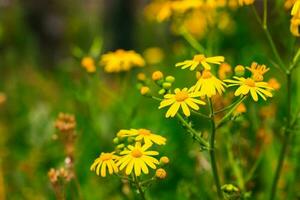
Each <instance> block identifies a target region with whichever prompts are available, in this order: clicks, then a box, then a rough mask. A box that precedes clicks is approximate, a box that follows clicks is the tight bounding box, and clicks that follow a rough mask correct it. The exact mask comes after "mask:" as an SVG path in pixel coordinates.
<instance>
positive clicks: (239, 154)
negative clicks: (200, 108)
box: [0, 0, 300, 200]
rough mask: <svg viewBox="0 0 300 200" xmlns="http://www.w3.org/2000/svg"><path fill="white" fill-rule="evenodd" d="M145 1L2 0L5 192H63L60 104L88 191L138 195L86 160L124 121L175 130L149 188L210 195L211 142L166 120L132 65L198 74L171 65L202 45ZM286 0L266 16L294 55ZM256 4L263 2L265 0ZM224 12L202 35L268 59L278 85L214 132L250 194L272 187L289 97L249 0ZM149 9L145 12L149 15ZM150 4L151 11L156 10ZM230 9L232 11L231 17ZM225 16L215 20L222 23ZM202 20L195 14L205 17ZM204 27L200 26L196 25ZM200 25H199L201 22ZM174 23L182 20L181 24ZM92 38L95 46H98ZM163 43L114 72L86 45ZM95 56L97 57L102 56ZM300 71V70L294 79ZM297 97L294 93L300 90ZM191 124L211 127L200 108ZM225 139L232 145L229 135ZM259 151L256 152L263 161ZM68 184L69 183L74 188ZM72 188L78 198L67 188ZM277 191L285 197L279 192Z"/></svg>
mask: <svg viewBox="0 0 300 200" xmlns="http://www.w3.org/2000/svg"><path fill="white" fill-rule="evenodd" d="M149 3H150V2H149V1H146V0H126V1H125V0H107V1H105V0H102V1H101V0H85V1H82V0H72V1H71V0H43V1H37V0H23V1H22V0H19V1H18V0H0V92H1V103H0V199H1V200H4V199H12V200H19V199H30V200H35V199H36V200H43V199H55V195H54V192H53V189H52V187H51V184H50V182H49V180H48V176H47V173H48V171H49V169H50V168H52V167H55V168H58V167H60V166H63V165H64V154H63V153H62V152H63V147H62V145H61V144H60V143H59V142H58V141H56V140H54V139H53V134H54V133H55V132H56V130H55V128H54V122H55V119H56V117H57V115H58V113H60V112H67V113H71V114H74V115H75V116H76V120H77V141H76V153H75V155H76V157H75V168H76V173H77V176H78V179H79V182H80V187H81V194H82V197H83V199H106V200H109V199H111V200H114V199H133V198H134V197H133V195H130V192H128V191H127V190H126V188H124V184H123V183H122V182H121V181H120V180H119V179H118V178H117V177H108V178H100V177H98V176H96V174H95V173H94V172H91V171H90V170H89V168H90V165H91V164H92V162H93V160H94V159H95V158H96V157H97V156H98V155H99V153H100V152H102V151H110V150H112V149H113V147H112V142H111V140H112V139H113V138H114V137H115V134H116V133H117V132H118V130H120V129H124V128H125V129H129V128H147V129H150V130H152V131H153V132H155V133H158V134H161V135H163V136H164V137H166V138H167V139H168V143H167V145H166V146H164V147H163V148H162V149H161V150H160V151H161V152H163V154H164V155H167V156H168V157H169V158H170V160H171V163H170V165H169V167H168V168H167V172H168V178H167V179H165V180H163V181H160V182H157V183H156V184H154V185H153V186H152V187H151V188H150V189H149V190H148V191H147V195H148V196H149V197H151V199H160V200H163V199H180V200H181V199H183V200H184V199H204V200H205V199H214V197H215V191H213V189H212V188H213V180H212V176H211V173H210V166H209V163H208V161H209V160H208V155H207V152H201V151H200V150H199V147H198V145H197V144H196V143H195V142H194V141H193V140H192V139H191V138H189V137H187V134H186V131H185V129H183V128H182V127H181V125H180V123H178V121H177V120H176V119H165V117H164V112H165V111H164V110H158V109H157V108H158V102H155V101H153V100H152V99H148V98H145V97H143V96H141V95H140V94H139V90H138V89H137V86H136V85H137V80H136V74H137V73H139V72H145V73H146V74H148V75H151V73H152V72H153V71H155V70H157V69H158V70H161V71H162V72H163V73H165V74H169V75H173V76H175V77H176V83H175V85H176V86H178V87H184V86H187V85H190V84H191V83H192V82H193V78H194V74H192V73H189V72H186V71H182V70H180V69H177V68H175V67H174V65H175V63H176V62H179V61H183V60H184V59H188V58H191V57H192V56H193V55H194V54H196V50H195V49H194V48H192V47H191V46H190V45H189V43H188V42H187V41H186V40H185V39H184V37H183V36H182V35H180V34H176V33H174V31H173V30H172V28H170V27H171V22H170V21H167V22H163V23H157V22H155V21H151V20H149V19H147V14H145V6H146V5H148V4H149ZM283 4H284V2H283V1H280V0H278V1H270V3H269V16H268V22H269V27H270V31H271V33H272V36H273V38H274V40H275V43H276V45H277V47H278V49H279V51H280V54H281V55H282V57H283V58H284V60H285V61H286V62H287V63H288V62H289V60H290V59H291V55H292V53H293V52H294V51H295V49H296V48H295V46H297V45H299V44H297V42H299V41H298V40H296V39H295V38H294V37H293V36H292V35H291V33H290V31H289V20H290V15H289V11H287V10H285V9H284V6H283ZM255 6H256V7H257V9H258V11H259V12H261V9H262V2H261V1H259V0H257V1H256V2H255ZM222 12H224V13H226V15H228V17H229V19H228V20H229V21H228V22H223V21H220V19H221V18H222V17H221V18H215V19H213V20H215V22H214V24H217V25H215V26H217V27H218V28H214V29H209V28H206V29H205V30H206V31H205V32H201V30H203V31H204V28H203V29H200V33H199V34H198V35H197V34H196V38H197V39H198V40H199V41H200V42H201V43H202V44H204V45H205V46H206V45H208V46H212V49H211V54H212V55H223V56H225V57H226V61H227V62H228V63H230V64H231V65H232V66H235V65H237V64H243V65H249V64H250V63H251V62H252V61H254V60H255V61H257V62H259V63H264V64H266V65H268V66H270V68H271V70H270V72H269V74H268V77H275V78H276V79H277V80H278V82H279V83H280V84H281V89H280V90H279V91H277V92H276V94H275V96H274V98H272V99H270V100H269V101H267V102H262V101H260V102H259V103H253V102H251V101H248V102H247V114H245V115H244V116H242V117H241V118H240V119H239V121H238V122H237V123H236V124H234V125H232V126H230V127H227V128H226V129H224V130H222V132H224V134H220V135H218V136H217V141H218V142H217V147H218V152H217V154H218V155H217V157H218V164H219V166H221V167H220V168H222V169H221V170H220V171H221V174H222V176H221V177H222V178H221V180H222V183H224V184H225V183H232V184H235V183H236V177H235V176H234V173H233V170H232V167H231V165H230V162H228V157H229V154H228V152H232V153H233V155H234V158H235V159H236V160H237V162H238V163H240V166H241V171H242V173H243V175H244V176H245V177H246V176H247V175H248V174H249V173H250V170H251V169H253V164H257V166H256V168H255V172H254V174H253V176H252V177H251V179H250V180H248V181H247V183H246V188H247V189H248V191H251V193H252V198H251V199H265V198H266V195H267V192H266V191H269V189H270V185H271V181H272V177H273V172H274V168H275V165H276V159H277V155H278V152H279V148H280V144H281V141H282V137H283V136H282V135H281V132H280V130H281V128H282V122H283V121H284V120H285V119H284V116H285V114H286V113H285V110H286V106H287V105H286V103H285V102H286V99H285V98H286V96H285V85H284V82H285V80H284V78H283V77H282V76H281V75H280V73H279V72H278V71H277V70H276V69H275V68H274V67H272V61H273V60H274V56H273V54H272V52H271V50H270V47H269V45H268V43H267V40H266V37H265V35H264V33H263V32H262V30H261V28H260V27H259V24H258V23H257V22H256V20H255V17H254V15H253V13H252V11H251V8H250V7H243V8H236V9H230V8H224V9H223V10H222ZM148 15H149V14H148ZM150 15H155V14H154V13H152V14H150ZM224 19H225V18H224ZM219 22H220V23H221V22H222V23H225V25H222V24H221V25H219V24H218V23H219ZM198 25H199V24H197V23H196V25H192V27H193V26H198ZM199 26H200V25H199ZM195 31H196V33H197V31H199V30H197V29H196V30H195ZM175 32H176V31H175ZM93 45H94V46H96V48H95V49H94V50H95V52H91V46H93ZM152 47H158V48H159V49H160V51H161V52H160V53H161V54H162V58H161V60H160V61H159V62H157V63H155V64H152V63H151V57H150V62H149V60H148V62H147V63H148V64H147V66H145V67H144V68H141V69H134V70H132V71H130V72H125V73H118V74H107V73H105V72H104V71H103V69H101V67H98V68H97V73H96V74H94V75H90V74H88V73H87V72H86V71H85V70H84V69H83V68H82V67H81V64H80V59H81V58H80V56H79V55H82V56H84V55H89V54H91V53H92V54H93V53H95V54H96V56H98V60H99V56H100V55H101V54H103V53H106V52H107V51H114V50H116V49H127V50H130V49H134V50H135V51H136V52H138V53H140V54H141V55H145V54H144V52H145V50H147V49H148V48H152ZM98 60H96V62H98ZM295 74H296V75H295V77H294V78H295V80H296V79H297V81H296V84H294V85H293V89H294V91H295V92H294V93H293V95H294V97H293V98H294V99H295V100H296V101H294V102H295V105H296V104H297V102H299V100H300V98H299V89H298V88H299V86H300V85H299V84H300V81H298V80H299V79H298V78H300V75H299V69H298V70H297V71H296V73H295ZM296 77H298V78H296ZM297 100H298V101H297ZM193 119H194V120H195V123H194V125H195V126H196V127H197V128H198V129H200V130H205V129H206V128H208V127H209V124H207V122H205V121H203V119H201V118H199V119H198V118H196V117H194V118H193ZM299 142H300V137H299V134H295V135H294V136H293V140H292V143H294V144H295V145H294V147H293V148H291V149H290V151H289V158H288V159H287V162H286V163H285V166H284V170H283V173H282V175H283V176H282V178H281V179H280V183H279V188H280V195H282V196H288V199H299V198H300V191H299V188H300V179H299V178H300V177H299V174H300V173H299V172H300V160H299V155H300V147H299V145H297V144H299ZM228 145H229V146H228ZM258 160H259V161H258ZM73 189H74V185H72V184H70V185H69V186H68V187H67V190H70V191H72V190H73ZM69 199H78V197H76V195H75V196H72V195H70V196H69ZM279 199H280V198H279Z"/></svg>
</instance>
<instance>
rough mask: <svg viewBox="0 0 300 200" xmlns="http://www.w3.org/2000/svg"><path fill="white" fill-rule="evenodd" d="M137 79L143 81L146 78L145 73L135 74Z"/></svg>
mask: <svg viewBox="0 0 300 200" xmlns="http://www.w3.org/2000/svg"><path fill="white" fill-rule="evenodd" d="M137 79H138V80H139V81H145V80H146V75H145V74H144V73H138V74H137Z"/></svg>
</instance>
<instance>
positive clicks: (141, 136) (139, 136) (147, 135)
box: [117, 128, 167, 145]
mask: <svg viewBox="0 0 300 200" xmlns="http://www.w3.org/2000/svg"><path fill="white" fill-rule="evenodd" d="M117 136H118V137H131V136H135V137H136V138H135V140H136V141H141V140H143V141H144V142H145V144H149V145H152V143H155V144H158V145H165V144H166V141H167V139H166V138H164V137H162V136H160V135H157V134H154V133H152V132H151V131H150V130H147V129H143V128H142V129H130V130H120V131H119V132H118V134H117Z"/></svg>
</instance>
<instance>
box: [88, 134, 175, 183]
mask: <svg viewBox="0 0 300 200" xmlns="http://www.w3.org/2000/svg"><path fill="white" fill-rule="evenodd" d="M113 142H114V144H115V145H116V148H115V151H113V152H109V153H101V154H100V156H99V157H98V158H97V159H95V161H94V162H93V164H92V165H91V167H90V169H91V170H92V171H95V172H96V174H97V175H100V176H102V177H106V174H107V171H108V174H117V175H123V174H124V175H126V176H128V177H131V176H130V175H133V176H134V177H135V176H141V175H142V174H149V173H150V170H149V168H151V169H153V170H155V169H157V167H158V166H163V165H164V164H167V163H168V162H169V159H168V158H167V157H165V156H163V157H161V159H160V161H159V160H158V159H157V158H156V156H158V155H159V152H158V151H154V150H151V149H152V148H153V147H154V145H165V144H166V138H164V137H162V136H160V135H157V134H155V133H152V132H151V131H150V130H147V129H129V130H120V131H119V132H118V133H117V137H116V138H114V140H113ZM155 173H156V174H154V177H152V179H155V177H156V178H160V179H161V178H162V177H163V173H164V177H165V176H166V172H165V170H164V169H162V168H159V169H158V170H157V171H156V172H155Z"/></svg>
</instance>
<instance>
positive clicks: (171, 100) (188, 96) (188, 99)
mask: <svg viewBox="0 0 300 200" xmlns="http://www.w3.org/2000/svg"><path fill="white" fill-rule="evenodd" d="M174 92H175V94H166V95H165V96H164V100H163V101H162V102H161V103H160V106H159V109H161V108H164V107H166V106H170V105H171V106H170V108H169V110H168V111H167V113H166V117H167V118H168V117H174V116H175V115H176V113H177V112H178V109H179V107H181V109H182V111H183V114H184V115H185V116H190V109H189V107H191V108H192V109H194V110H199V106H198V105H197V104H199V105H205V104H206V103H205V102H204V101H201V100H199V99H196V98H195V97H200V93H199V92H193V91H192V90H191V89H189V90H188V89H187V88H183V89H182V90H180V89H178V88H177V89H175V91H174Z"/></svg>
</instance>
